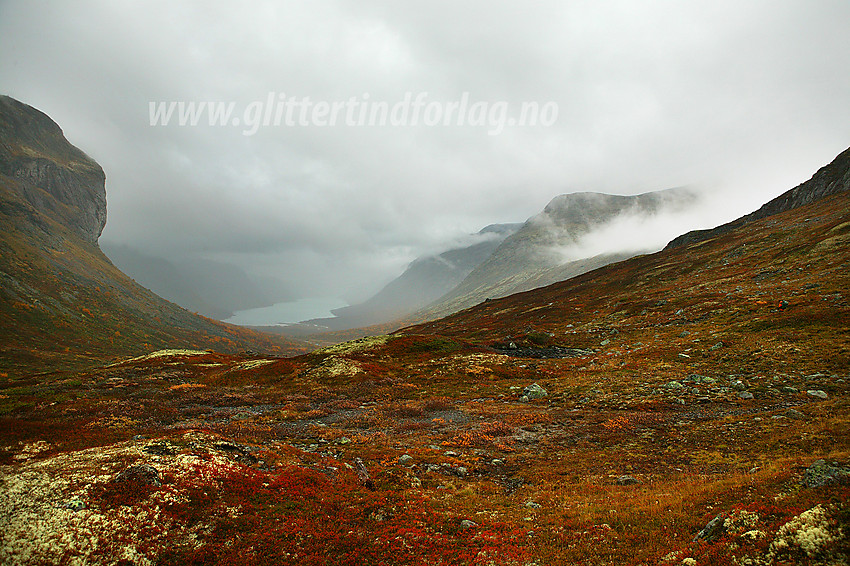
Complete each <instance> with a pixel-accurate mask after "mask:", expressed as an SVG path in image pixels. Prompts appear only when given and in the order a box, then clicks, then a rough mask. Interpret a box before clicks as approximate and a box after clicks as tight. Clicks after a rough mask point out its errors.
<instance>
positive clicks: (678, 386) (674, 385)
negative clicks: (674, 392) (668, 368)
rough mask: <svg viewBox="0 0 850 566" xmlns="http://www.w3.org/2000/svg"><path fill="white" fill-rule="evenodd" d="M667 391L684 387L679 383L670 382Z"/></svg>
mask: <svg viewBox="0 0 850 566" xmlns="http://www.w3.org/2000/svg"><path fill="white" fill-rule="evenodd" d="M667 387H668V388H669V389H683V388H684V387H685V386H684V385H682V384H681V383H679V382H678V381H671V382H669V383H668V384H667Z"/></svg>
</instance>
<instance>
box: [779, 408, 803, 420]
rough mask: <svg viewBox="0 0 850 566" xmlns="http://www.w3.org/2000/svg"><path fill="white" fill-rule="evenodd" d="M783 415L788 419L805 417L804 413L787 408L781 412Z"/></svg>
mask: <svg viewBox="0 0 850 566" xmlns="http://www.w3.org/2000/svg"><path fill="white" fill-rule="evenodd" d="M783 415H785V416H786V417H788V418H789V419H797V420H804V419H805V418H806V415H804V414H803V413H801V412H800V411H798V410H797V409H788V410H787V411H785V412H784V413H783Z"/></svg>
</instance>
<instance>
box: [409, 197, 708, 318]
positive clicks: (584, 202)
mask: <svg viewBox="0 0 850 566" xmlns="http://www.w3.org/2000/svg"><path fill="white" fill-rule="evenodd" d="M695 201H696V197H695V196H694V195H693V194H692V193H690V192H688V191H685V190H682V189H670V190H667V191H658V192H651V193H645V194H641V195H636V196H620V195H606V194H601V193H573V194H566V195H561V196H558V197H555V198H554V199H552V201H551V202H550V203H549V204H548V205H546V208H545V209H544V210H543V212H541V213H540V214H538V215H536V216H533V217H532V218H530V219H529V220H528V221H527V222H526V223H525V224H524V225H523V226H522V228H520V229H519V230H518V231H517V232H516V233H515V234H513V235H512V236H509V237H508V238H507V239H506V240H505V241H504V242H502V244H501V245H500V246H499V247H498V248H497V249H496V250H495V251H494V252H493V254H492V255H491V256H490V257H489V258H487V260H486V261H484V262H483V263H482V264H481V265H479V266H478V267H476V268H475V269H474V270H473V271H472V272H471V273H470V274H469V275H468V276H467V277H466V278H465V279H464V280H463V282H461V283H460V284H459V285H458V286H457V287H455V288H454V289H453V290H451V291H450V292H449V293H447V294H446V295H444V296H443V297H441V298H440V299H438V300H437V301H435V302H434V303H433V304H432V305H430V306H428V307H426V308H425V309H423V311H422V312H421V314H423V316H424V318H435V317H437V316H443V315H446V314H449V313H452V312H456V311H459V310H461V309H464V308H467V307H470V306H472V305H475V304H478V303H480V302H482V301H484V300H486V299H492V298H497V297H504V296H506V295H509V294H511V293H516V292H519V291H525V290H528V289H533V288H535V287H539V286H542V285H548V284H550V283H553V282H555V281H559V280H563V279H564V278H568V277H573V276H575V275H578V274H580V273H584V272H585V271H587V270H590V269H594V268H596V267H599V266H601V265H605V264H607V263H610V262H612V261H618V260H620V259H624V258H626V257H631V256H633V255H635V254H636V253H639V252H642V251H646V250H641V249H633V248H632V247H631V242H629V241H624V242H622V249H621V250H617V251H614V252H613V253H610V254H606V255H601V256H599V257H578V258H575V259H572V260H569V259H566V258H567V257H569V256H568V252H569V251H570V250H571V248H572V247H574V246H576V245H577V244H578V243H579V242H580V240H581V238H582V236H585V235H587V234H589V233H591V232H592V231H594V230H596V229H599V228H601V227H602V226H605V225H606V224H608V223H610V222H612V221H614V220H615V219H618V218H621V217H623V216H624V215H632V216H651V215H653V214H658V213H661V212H671V211H678V210H683V209H685V208H687V207H688V206H692V205H693V204H694V203H695Z"/></svg>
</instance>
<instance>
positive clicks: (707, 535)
mask: <svg viewBox="0 0 850 566" xmlns="http://www.w3.org/2000/svg"><path fill="white" fill-rule="evenodd" d="M725 520H726V513H721V514H720V515H717V516H716V517H715V518H714V519H712V520H710V521H709V522H708V524H707V525H706V526H705V527H704V528H703V529H702V530H701V531H700V532H698V533H697V536H695V537H694V542H696V541H698V540H704V541H707V542H712V541H714V540H716V539H718V538H720V537H721V536H722V535H723V533H725V532H726V525H725V524H724V521H725Z"/></svg>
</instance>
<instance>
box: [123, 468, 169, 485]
mask: <svg viewBox="0 0 850 566" xmlns="http://www.w3.org/2000/svg"><path fill="white" fill-rule="evenodd" d="M115 481H116V482H138V483H143V484H148V485H152V486H155V487H159V486H160V485H162V482H161V481H160V477H159V472H158V471H157V469H156V468H154V467H153V466H151V465H150V464H136V465H134V466H130V467H129V468H126V469H124V470H122V471H121V473H119V474H118V475H117V476H115Z"/></svg>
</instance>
